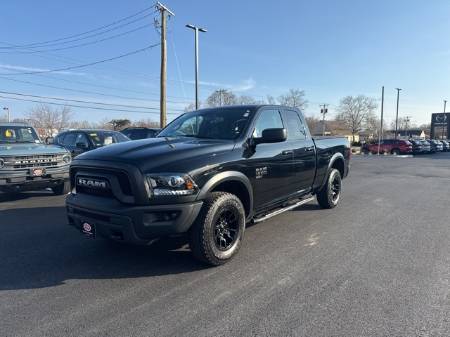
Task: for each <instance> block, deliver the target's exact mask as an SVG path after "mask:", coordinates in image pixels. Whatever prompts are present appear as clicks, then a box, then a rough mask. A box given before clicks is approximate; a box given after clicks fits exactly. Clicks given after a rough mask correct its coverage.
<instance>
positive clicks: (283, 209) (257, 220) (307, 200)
mask: <svg viewBox="0 0 450 337" xmlns="http://www.w3.org/2000/svg"><path fill="white" fill-rule="evenodd" d="M313 200H314V197H309V198H306V199H303V200H300V201H298V202H296V203H295V204H292V205H289V206H286V207H283V208H280V209H277V210H276V211H273V212H272V213H269V214H266V215H264V216H263V217H261V218H258V219H254V220H253V222H254V223H258V222H262V221H266V220H268V219H270V218H272V217H274V216H276V215H279V214H281V213H284V212H287V211H290V210H291V209H294V208H297V207H299V206H301V205H304V204H307V203H308V202H310V201H313Z"/></svg>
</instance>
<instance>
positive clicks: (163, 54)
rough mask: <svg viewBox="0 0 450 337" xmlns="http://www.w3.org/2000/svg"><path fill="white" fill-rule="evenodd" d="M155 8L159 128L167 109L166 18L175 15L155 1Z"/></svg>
mask: <svg viewBox="0 0 450 337" xmlns="http://www.w3.org/2000/svg"><path fill="white" fill-rule="evenodd" d="M156 8H157V9H158V10H159V11H160V12H161V76H160V84H161V89H160V103H159V105H160V117H159V125H160V127H161V128H164V127H165V126H166V121H167V110H166V79H167V78H166V73H167V43H166V18H167V15H169V16H175V14H174V13H173V12H172V11H171V10H170V9H169V8H167V7H166V6H165V5H163V4H162V3H160V2H157V3H156Z"/></svg>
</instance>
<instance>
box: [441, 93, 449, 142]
mask: <svg viewBox="0 0 450 337" xmlns="http://www.w3.org/2000/svg"><path fill="white" fill-rule="evenodd" d="M446 108H447V101H446V100H445V99H444V114H445V110H446ZM446 120H447V119H446ZM447 134H448V130H447ZM444 135H445V133H444V126H442V139H444Z"/></svg>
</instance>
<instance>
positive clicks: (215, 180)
mask: <svg viewBox="0 0 450 337" xmlns="http://www.w3.org/2000/svg"><path fill="white" fill-rule="evenodd" d="M226 181H237V182H240V183H242V184H243V185H244V186H245V188H246V190H247V194H248V200H249V207H248V208H249V215H250V214H252V213H253V187H252V184H251V183H250V180H249V179H248V177H247V176H246V175H245V174H243V173H241V172H238V171H225V172H220V173H218V174H216V175H215V176H213V177H212V178H211V179H209V180H208V181H207V182H206V183H205V184H204V185H203V187H202V188H201V189H200V191H199V193H198V195H197V200H201V199H204V198H206V196H207V195H208V194H209V192H211V191H212V190H213V189H214V188H215V187H216V186H218V185H219V184H221V183H223V182H226Z"/></svg>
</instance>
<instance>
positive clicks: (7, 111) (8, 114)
mask: <svg viewBox="0 0 450 337" xmlns="http://www.w3.org/2000/svg"><path fill="white" fill-rule="evenodd" d="M3 110H5V111H6V116H7V119H8V123H9V122H11V115H10V113H9V108H8V107H6V106H5V107H4V108H3Z"/></svg>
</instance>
